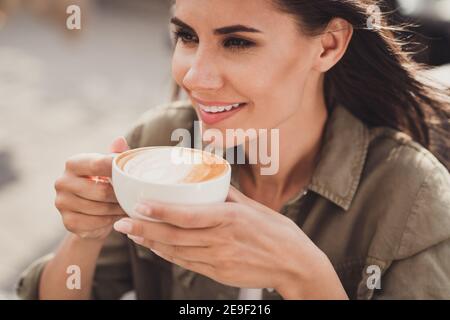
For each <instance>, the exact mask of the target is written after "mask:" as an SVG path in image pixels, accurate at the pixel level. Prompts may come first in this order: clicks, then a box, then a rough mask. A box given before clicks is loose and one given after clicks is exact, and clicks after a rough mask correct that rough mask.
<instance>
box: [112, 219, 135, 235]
mask: <svg viewBox="0 0 450 320" xmlns="http://www.w3.org/2000/svg"><path fill="white" fill-rule="evenodd" d="M114 229H115V230H116V231H119V232H122V233H130V232H131V230H132V229H133V224H132V223H131V221H130V219H122V220H119V221H117V222H116V223H114Z"/></svg>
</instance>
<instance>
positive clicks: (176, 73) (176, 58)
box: [172, 50, 189, 86]
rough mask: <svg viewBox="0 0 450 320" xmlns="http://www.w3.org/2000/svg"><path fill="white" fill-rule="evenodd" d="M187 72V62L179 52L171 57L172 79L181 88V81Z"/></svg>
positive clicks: (186, 58) (176, 51)
mask: <svg viewBox="0 0 450 320" xmlns="http://www.w3.org/2000/svg"><path fill="white" fill-rule="evenodd" d="M188 71H189V60H188V57H187V56H186V55H183V54H182V53H181V52H180V51H179V50H175V52H174V54H173V56H172V77H173V79H174V80H175V82H176V83H177V84H178V85H179V86H183V79H184V77H185V75H186V73H187V72H188Z"/></svg>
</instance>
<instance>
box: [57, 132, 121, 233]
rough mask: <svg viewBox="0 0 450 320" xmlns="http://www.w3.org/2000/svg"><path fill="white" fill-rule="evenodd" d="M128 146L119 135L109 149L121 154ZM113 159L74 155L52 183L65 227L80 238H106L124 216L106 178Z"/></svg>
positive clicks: (101, 155)
mask: <svg viewBox="0 0 450 320" xmlns="http://www.w3.org/2000/svg"><path fill="white" fill-rule="evenodd" d="M128 149H129V147H128V144H127V142H126V140H125V138H122V137H121V138H117V139H116V140H114V142H113V143H112V145H111V148H110V151H111V152H112V153H120V152H124V151H126V150H128ZM112 160H113V155H111V154H110V155H104V154H79V155H76V156H73V157H71V158H70V159H68V160H67V162H66V168H65V171H64V174H63V175H62V176H61V177H60V178H58V179H57V180H56V182H55V190H56V199H55V206H56V208H57V209H58V210H59V212H60V214H61V216H62V221H63V223H64V226H65V228H66V229H67V230H69V231H70V232H72V233H74V234H76V235H78V236H79V237H81V238H83V239H93V240H100V241H101V240H104V239H106V237H107V236H108V235H109V234H110V232H111V231H112V226H113V224H114V222H116V221H117V220H119V219H121V218H122V217H124V216H125V215H126V214H125V212H124V211H123V210H122V208H121V207H120V206H119V204H118V202H117V199H116V196H115V194H114V190H113V188H112V185H111V184H110V183H109V181H108V178H110V177H111V168H112Z"/></svg>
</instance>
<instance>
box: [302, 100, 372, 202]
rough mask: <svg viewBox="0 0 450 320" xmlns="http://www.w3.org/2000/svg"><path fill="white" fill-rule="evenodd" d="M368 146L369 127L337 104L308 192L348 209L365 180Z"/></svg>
mask: <svg viewBox="0 0 450 320" xmlns="http://www.w3.org/2000/svg"><path fill="white" fill-rule="evenodd" d="M368 146H369V130H368V128H367V127H366V126H365V125H364V123H363V122H361V121H360V120H359V119H357V118H356V117H355V116H353V115H352V114H351V113H350V112H349V111H348V110H347V109H346V108H344V107H343V106H340V105H337V106H336V107H335V108H334V110H333V111H332V113H331V114H330V115H329V118H328V119H327V124H326V127H325V133H324V137H323V144H322V147H321V150H320V153H319V157H318V163H317V165H316V168H315V170H314V173H313V177H312V180H311V184H310V185H309V187H308V189H310V190H312V191H314V192H316V193H318V194H320V195H321V196H322V197H324V198H326V199H328V200H330V201H331V202H333V203H335V204H336V205H338V206H339V207H341V208H342V209H344V210H348V208H349V207H350V205H351V203H352V200H353V197H354V196H355V193H356V190H357V187H358V184H359V181H360V178H361V174H362V170H363V167H364V163H365V160H366V155H367V149H368Z"/></svg>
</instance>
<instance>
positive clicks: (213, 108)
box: [200, 103, 240, 113]
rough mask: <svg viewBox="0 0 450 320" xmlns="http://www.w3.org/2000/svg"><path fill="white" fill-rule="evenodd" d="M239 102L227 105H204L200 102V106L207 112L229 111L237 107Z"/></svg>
mask: <svg viewBox="0 0 450 320" xmlns="http://www.w3.org/2000/svg"><path fill="white" fill-rule="evenodd" d="M239 105H240V103H236V104H230V105H228V106H211V107H209V106H204V105H202V104H200V108H201V109H202V110H203V111H205V112H209V113H219V112H224V111H230V110H231V109H233V108H237V107H239Z"/></svg>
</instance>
